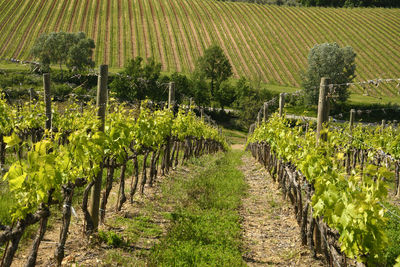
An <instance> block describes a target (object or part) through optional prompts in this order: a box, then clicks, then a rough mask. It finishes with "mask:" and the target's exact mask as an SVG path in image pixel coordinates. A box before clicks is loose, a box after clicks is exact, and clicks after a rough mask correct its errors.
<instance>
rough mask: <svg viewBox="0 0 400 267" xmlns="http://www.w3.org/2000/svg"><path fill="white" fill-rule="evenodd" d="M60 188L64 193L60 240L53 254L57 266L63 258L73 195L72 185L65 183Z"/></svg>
mask: <svg viewBox="0 0 400 267" xmlns="http://www.w3.org/2000/svg"><path fill="white" fill-rule="evenodd" d="M62 190H63V195H64V205H63V218H62V227H61V232H60V240H59V241H58V245H57V249H56V251H55V253H54V256H55V258H56V260H57V266H61V263H62V260H63V259H64V250H65V243H66V242H67V237H68V230H69V225H70V222H71V208H72V207H71V205H72V197H73V195H74V185H73V184H71V183H68V184H67V185H65V186H63V188H62Z"/></svg>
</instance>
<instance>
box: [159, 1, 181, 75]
mask: <svg viewBox="0 0 400 267" xmlns="http://www.w3.org/2000/svg"><path fill="white" fill-rule="evenodd" d="M159 4H160V7H161V12H162V13H163V19H164V21H165V25H166V27H167V30H168V36H169V40H170V42H171V45H172V53H173V54H174V61H175V66H176V70H177V71H182V65H181V61H180V60H179V57H178V54H177V51H178V48H177V46H176V43H175V39H174V33H173V30H172V26H171V22H170V20H169V18H168V16H167V14H166V13H165V8H164V5H163V3H162V2H161V1H160V2H159Z"/></svg>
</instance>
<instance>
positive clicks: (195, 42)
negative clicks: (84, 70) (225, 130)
mask: <svg viewBox="0 0 400 267" xmlns="http://www.w3.org/2000/svg"><path fill="white" fill-rule="evenodd" d="M399 30H400V9H358V8H357V9H333V8H295V7H278V6H269V5H264V6H263V5H256V4H246V3H227V2H220V1H210V0H190V1H188V0H104V1H103V0H86V1H83V0H65V1H58V0H36V1H33V0H19V1H15V0H0V36H1V38H0V58H17V59H28V58H29V49H30V47H31V46H32V44H33V42H34V40H35V39H36V38H37V37H38V36H39V35H40V34H41V33H48V32H52V31H71V32H75V31H84V32H86V33H87V34H88V35H89V36H90V37H92V38H93V39H94V40H95V42H96V51H95V55H94V57H95V61H96V63H97V64H101V63H107V64H110V65H111V66H112V67H122V66H124V63H125V62H126V60H127V59H130V58H132V57H135V56H138V55H140V56H142V57H145V58H147V57H154V58H155V59H156V60H158V61H159V62H161V63H162V65H163V70H164V71H167V72H170V71H175V70H176V71H184V72H188V71H190V70H192V69H193V68H194V65H195V62H196V58H197V57H198V56H199V55H201V54H202V53H203V51H204V49H205V48H207V47H208V46H209V45H211V44H212V43H216V44H218V45H220V46H221V47H222V48H223V50H224V51H225V52H226V54H227V55H228V58H229V60H230V61H231V63H232V64H233V71H234V73H235V74H236V76H241V75H245V76H248V77H252V78H256V79H261V80H263V81H265V82H268V83H271V84H277V85H291V86H299V84H300V70H302V69H304V68H305V66H306V63H307V54H308V51H309V49H310V48H311V47H313V46H314V44H317V43H323V42H337V43H339V44H340V45H342V46H345V45H350V46H352V47H353V48H354V49H355V51H356V53H357V67H358V70H357V80H358V81H363V80H367V79H372V78H400V53H399V51H400V34H399ZM353 90H354V92H356V93H364V92H363V90H362V88H361V87H360V88H353ZM373 91H374V92H372V94H381V95H386V96H394V95H397V94H398V88H396V84H391V85H382V86H379V88H377V89H375V88H374V89H373Z"/></svg>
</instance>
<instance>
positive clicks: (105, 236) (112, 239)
mask: <svg viewBox="0 0 400 267" xmlns="http://www.w3.org/2000/svg"><path fill="white" fill-rule="evenodd" d="M98 235H99V239H100V241H102V242H104V243H106V244H107V245H109V246H112V247H114V248H118V247H123V246H124V245H125V242H124V239H123V238H122V236H121V235H119V234H117V233H115V232H113V231H102V230H100V231H99V234H98Z"/></svg>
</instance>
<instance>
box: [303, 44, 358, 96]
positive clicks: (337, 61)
mask: <svg viewBox="0 0 400 267" xmlns="http://www.w3.org/2000/svg"><path fill="white" fill-rule="evenodd" d="M355 58H356V53H355V52H354V51H353V48H352V47H349V46H347V47H343V48H341V47H339V45H338V44H337V43H324V44H318V45H315V46H314V47H313V48H312V49H311V50H310V53H309V54H308V69H307V71H306V73H305V74H304V75H303V87H304V91H305V100H306V102H307V103H308V104H317V103H318V95H319V85H320V82H321V78H322V77H328V78H330V79H331V82H332V84H346V83H350V82H352V81H353V79H354V78H355V70H356V64H355ZM333 89H334V92H335V94H336V95H337V96H338V98H337V99H338V101H339V102H344V101H346V100H347V99H348V97H349V92H348V90H347V89H348V86H347V85H341V86H336V87H335V88H333Z"/></svg>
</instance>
